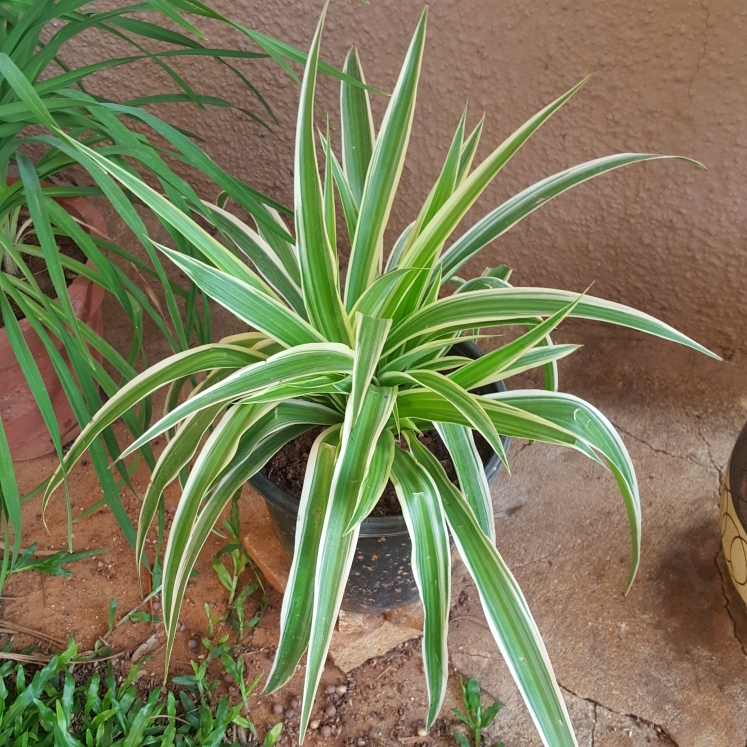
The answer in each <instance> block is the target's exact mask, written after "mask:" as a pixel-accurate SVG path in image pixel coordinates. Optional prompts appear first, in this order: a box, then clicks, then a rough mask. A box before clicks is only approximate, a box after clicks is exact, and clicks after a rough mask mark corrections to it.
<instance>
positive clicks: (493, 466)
mask: <svg viewBox="0 0 747 747" xmlns="http://www.w3.org/2000/svg"><path fill="white" fill-rule="evenodd" d="M454 348H456V349H457V351H459V352H461V353H462V354H463V355H467V356H469V357H470V358H479V357H481V356H482V355H484V353H483V352H482V350H481V349H480V348H479V347H478V346H477V345H476V344H475V343H474V342H472V341H471V340H464V341H462V342H458V343H456V344H455V345H453V346H452V349H454ZM486 388H487V389H490V390H491V393H496V392H505V391H506V385H505V384H504V383H503V382H502V381H498V382H496V383H495V384H490V385H488V387H486ZM501 442H502V443H503V448H504V450H505V451H506V453H508V449H509V445H510V443H511V439H510V438H509V437H508V436H501ZM502 467H503V462H501V460H500V458H499V457H498V455H497V454H496V453H495V452H493V453H492V456H491V457H490V459H488V461H487V464H485V476H486V477H487V479H488V484H490V483H492V482H493V480H495V478H496V477H497V476H498V473H499V472H500V471H501V468H502ZM249 483H250V484H251V485H252V487H253V488H254V489H255V490H257V491H258V492H259V493H260V494H261V495H262V496H263V497H264V498H265V500H267V501H269V502H270V503H272V504H273V505H274V506H275V507H276V508H278V509H280V510H281V511H284V512H285V513H287V514H291V515H297V514H298V504H299V501H298V498H293V497H292V496H290V495H288V493H286V492H285V491H284V490H282V489H281V488H279V487H278V486H277V485H275V484H274V483H273V482H271V481H270V480H268V479H267V477H265V476H264V475H263V474H262V473H261V472H257V473H255V474H254V475H253V476H252V477H250V478H249ZM403 534H409V532H408V530H407V524H406V523H405V518H404V516H401V515H400V516H369V517H368V518H366V519H364V520H363V521H362V522H361V528H360V533H359V535H358V536H359V537H381V536H383V535H386V536H387V537H396V536H399V535H403Z"/></svg>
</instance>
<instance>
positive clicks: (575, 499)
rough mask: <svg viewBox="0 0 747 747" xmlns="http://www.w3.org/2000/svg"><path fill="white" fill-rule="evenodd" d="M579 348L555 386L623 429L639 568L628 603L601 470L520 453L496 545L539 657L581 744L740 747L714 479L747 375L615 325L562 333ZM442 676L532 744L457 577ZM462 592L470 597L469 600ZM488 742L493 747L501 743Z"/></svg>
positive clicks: (618, 534)
mask: <svg viewBox="0 0 747 747" xmlns="http://www.w3.org/2000/svg"><path fill="white" fill-rule="evenodd" d="M558 337H559V338H562V339H563V340H564V341H573V342H583V343H584V347H583V348H582V349H581V350H580V351H579V352H578V353H577V354H576V355H575V356H573V357H572V358H571V359H567V360H566V361H564V362H563V363H562V364H561V376H560V381H561V388H562V389H563V390H564V391H568V392H571V393H573V394H576V395H579V396H582V397H584V398H586V399H588V400H589V401H590V402H592V403H593V404H595V405H596V406H597V407H599V409H601V410H602V412H604V413H605V414H606V415H607V416H608V417H609V418H610V420H611V421H612V422H613V423H614V424H615V426H617V428H618V430H619V431H620V433H621V435H622V437H623V440H624V441H625V444H626V446H627V447H628V449H629V451H630V454H631V456H632V459H633V461H634V463H635V467H636V471H637V474H638V480H639V484H640V492H641V501H642V508H643V548H642V562H641V567H640V570H639V572H638V577H637V579H636V582H635V584H634V585H633V588H632V590H631V591H630V593H629V595H628V596H627V597H625V596H623V589H624V585H625V580H626V576H627V570H628V563H629V541H630V540H629V532H628V526H627V519H626V514H625V511H624V508H623V503H622V500H621V498H620V496H619V493H618V492H617V487H616V484H615V482H614V480H613V478H612V476H611V475H610V474H609V473H606V472H605V470H603V469H602V468H601V467H599V466H598V465H596V464H594V463H592V462H591V461H590V460H588V459H587V458H586V457H584V456H582V455H581V454H578V453H576V452H573V451H570V450H565V449H559V448H553V447H548V446H545V445H543V444H532V445H528V444H526V443H522V442H519V443H514V444H513V445H512V450H511V453H510V455H509V459H510V463H511V466H512V474H511V476H510V477H509V476H507V475H503V476H502V477H501V478H500V479H499V480H498V481H497V484H496V485H495V487H494V499H495V502H496V508H497V510H502V509H510V508H512V507H515V506H519V505H520V506H521V509H520V510H519V511H517V512H516V513H514V514H512V515H511V516H509V517H508V518H504V519H501V520H499V523H498V543H497V544H498V549H499V551H500V552H501V554H502V555H503V557H504V558H505V560H506V561H507V563H508V565H509V566H510V567H511V568H512V570H513V571H514V573H515V575H516V577H517V579H518V581H519V584H520V585H521V587H522V589H523V591H524V593H525V595H526V597H527V600H528V602H529V606H530V608H531V609H532V611H533V613H534V616H535V619H536V621H537V623H538V625H539V628H540V631H541V633H542V635H543V637H544V640H545V643H546V645H547V649H548V652H549V654H550V658H551V660H552V662H553V665H554V667H555V673H556V675H557V678H558V681H559V683H560V685H561V688H562V691H563V694H564V697H565V699H566V702H567V704H568V708H569V711H570V714H571V717H572V719H573V723H574V725H575V727H576V731H577V734H578V739H579V744H580V745H583V746H584V747H591V746H592V745H593V747H622V746H623V745H626V746H627V745H629V746H630V747H638V746H639V745H641V746H643V745H672V744H674V745H677V747H708V746H711V745H712V746H713V747H727V746H729V747H742V745H745V744H746V743H747V692H746V691H747V658H746V656H745V654H746V652H747V648H746V647H745V642H747V613H746V610H745V607H744V605H743V604H742V602H741V600H740V598H739V597H738V596H737V594H736V592H735V590H734V589H733V587H732V585H731V580H730V578H729V576H728V572H727V570H726V566H725V564H724V561H723V556H722V554H721V547H720V539H719V529H718V527H719V521H718V517H719V489H720V476H721V475H722V474H723V472H724V469H725V467H726V465H727V462H728V459H729V455H730V452H731V448H732V446H733V444H734V441H735V439H736V437H737V435H738V433H739V430H740V429H741V428H742V425H743V424H744V422H745V420H747V417H746V416H747V365H745V364H747V361H746V360H744V359H741V360H738V359H736V358H734V359H733V360H731V361H724V362H722V363H718V362H715V361H711V360H708V359H706V358H704V357H703V356H700V355H698V354H695V353H693V352H691V351H688V350H685V349H683V348H680V347H678V346H675V345H672V344H669V343H665V342H662V341H659V340H654V339H651V338H648V339H647V338H644V337H643V336H641V335H638V334H635V333H632V332H628V331H625V330H619V329H615V328H609V327H604V328H603V327H597V326H590V325H580V324H575V323H574V324H572V325H570V324H569V325H567V326H566V327H565V329H564V330H563V331H562V333H561V334H559V335H558ZM455 576H456V578H455V594H459V588H460V586H461V587H462V588H463V590H464V591H463V595H462V602H463V603H462V604H461V605H460V607H459V608H458V609H457V610H456V611H455V612H454V614H453V618H454V619H453V621H452V624H451V629H450V636H449V649H450V654H451V662H452V664H453V666H454V667H455V668H456V669H458V670H459V671H460V672H464V673H467V674H471V675H475V676H476V677H477V678H478V679H479V681H480V683H481V685H482V686H483V687H484V689H485V690H486V691H487V692H488V693H490V694H491V695H493V696H494V697H495V698H498V699H500V700H501V701H503V702H504V704H505V707H504V708H503V709H502V710H501V712H500V714H499V716H498V718H497V720H496V724H495V726H494V727H492V728H491V729H490V731H489V735H490V736H491V737H492V738H493V741H496V740H500V741H503V742H505V744H506V746H507V747H529V745H532V746H534V745H540V744H541V742H540V740H539V738H538V737H537V735H536V732H535V730H534V728H533V726H532V723H531V720H530V718H529V716H528V713H527V711H526V710H525V708H524V707H523V704H522V701H521V698H520V696H519V694H518V691H517V690H516V688H515V686H514V685H513V682H512V680H511V677H510V675H509V674H508V671H507V668H506V666H505V664H504V663H503V661H502V660H501V657H500V654H499V653H498V651H497V650H496V647H495V645H494V643H493V641H492V638H491V635H490V633H489V631H488V630H487V629H486V628H485V626H484V623H483V622H482V620H483V616H482V612H481V610H480V605H479V600H478V598H477V592H476V590H475V587H474V586H473V585H472V584H471V582H470V581H469V579H468V578H466V573H465V571H464V568H463V567H461V568H459V567H458V568H457V569H456V571H455ZM465 593H466V595H467V596H466V599H465V597H464V594H465ZM493 741H489V742H488V743H489V744H493Z"/></svg>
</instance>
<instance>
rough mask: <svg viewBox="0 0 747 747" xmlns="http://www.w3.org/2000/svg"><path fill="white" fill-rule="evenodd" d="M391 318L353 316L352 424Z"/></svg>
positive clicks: (359, 407)
mask: <svg viewBox="0 0 747 747" xmlns="http://www.w3.org/2000/svg"><path fill="white" fill-rule="evenodd" d="M391 326H392V320H391V319H379V318H377V317H373V316H364V315H363V314H358V315H357V316H356V317H355V363H354V364H353V390H352V392H351V393H350V404H349V405H348V407H350V408H351V412H352V418H353V420H352V424H353V425H355V420H356V418H357V417H358V413H359V412H360V409H361V406H362V405H363V399H364V397H365V394H366V391H367V389H368V385H369V384H370V383H371V379H372V377H373V375H374V372H375V371H376V366H377V365H378V363H379V359H380V358H381V349H382V348H383V347H384V343H385V342H386V336H387V333H388V332H389V328H390V327H391Z"/></svg>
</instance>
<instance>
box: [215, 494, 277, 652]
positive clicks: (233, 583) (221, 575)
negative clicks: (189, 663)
mask: <svg viewBox="0 0 747 747" xmlns="http://www.w3.org/2000/svg"><path fill="white" fill-rule="evenodd" d="M223 526H224V527H225V529H226V532H227V533H228V540H229V543H228V544H227V545H225V546H224V547H222V548H221V549H220V550H218V552H217V553H216V554H215V556H214V557H213V569H214V570H215V573H216V575H217V576H218V580H219V581H220V582H221V584H223V586H224V587H225V588H226V589H227V590H228V603H227V609H226V613H225V615H224V616H223V618H222V620H223V621H224V622H228V623H229V625H230V626H231V628H232V629H233V630H234V631H235V632H236V642H237V643H238V642H239V641H241V639H242V638H243V636H244V631H245V630H247V629H249V628H253V627H254V626H255V625H256V624H257V623H258V622H259V617H260V614H261V613H262V610H264V608H265V607H266V606H267V596H266V595H265V593H264V591H265V590H264V587H263V586H262V582H261V580H260V578H259V575H257V572H256V568H255V567H254V563H252V559H251V558H250V557H249V555H248V554H247V552H246V550H245V549H244V545H243V544H242V542H241V519H240V516H239V503H238V500H234V502H233V505H232V506H231V514H230V517H229V519H228V520H227V521H226V520H225V519H224V520H223ZM225 556H228V559H229V561H230V570H229V568H226V566H225V564H224V562H223V558H224V557H225ZM247 568H251V569H252V570H254V575H255V578H256V580H255V581H254V582H253V583H251V584H248V585H247V586H244V588H242V589H241V591H239V578H240V577H241V574H242V573H244V571H245V570H246V569H247ZM257 589H262V596H261V598H260V609H259V612H258V613H257V614H256V615H255V616H254V617H252V618H251V619H249V620H246V619H245V618H244V603H245V602H246V600H247V599H248V598H249V597H250V596H251V595H252V594H253V593H254V592H255V591H256V590H257ZM237 592H238V593H237ZM206 611H207V615H208V628H209V631H212V629H213V625H214V623H215V622H216V620H217V619H218V618H213V617H212V616H211V614H210V611H209V610H207V608H206ZM208 637H209V638H212V632H209V633H208Z"/></svg>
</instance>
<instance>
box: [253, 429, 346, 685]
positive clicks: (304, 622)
mask: <svg viewBox="0 0 747 747" xmlns="http://www.w3.org/2000/svg"><path fill="white" fill-rule="evenodd" d="M339 444H340V426H339V425H337V426H332V427H330V428H327V429H326V430H324V431H322V433H320V434H319V436H318V437H317V439H316V440H315V441H314V444H313V445H312V447H311V451H310V452H309V461H308V465H307V467H306V474H305V475H304V482H303V490H302V492H301V500H300V502H299V504H298V518H297V520H296V535H295V547H294V550H293V562H292V563H291V567H290V573H289V575H288V583H287V585H286V588H285V593H284V594H283V606H282V608H281V610H280V642H279V643H278V648H277V651H276V652H275V659H274V660H273V663H272V670H271V671H270V674H269V675H268V677H267V683H266V684H265V692H267V693H272V692H275V690H277V689H278V688H280V687H282V686H283V685H284V684H285V683H286V682H287V681H288V680H289V679H290V678H291V677H292V676H293V675H294V674H295V673H296V666H297V665H298V662H299V661H300V660H301V657H302V656H303V654H304V651H306V648H307V646H308V645H309V635H310V633H311V617H312V610H313V608H314V577H315V574H316V562H317V556H318V554H319V543H320V540H321V536H322V528H323V526H324V518H325V516H326V515H327V504H328V502H329V496H330V490H331V487H332V478H333V476H334V471H335V463H336V458H337V449H338V447H339Z"/></svg>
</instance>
